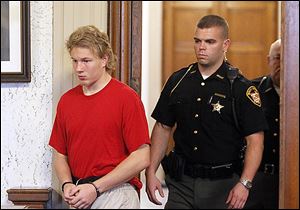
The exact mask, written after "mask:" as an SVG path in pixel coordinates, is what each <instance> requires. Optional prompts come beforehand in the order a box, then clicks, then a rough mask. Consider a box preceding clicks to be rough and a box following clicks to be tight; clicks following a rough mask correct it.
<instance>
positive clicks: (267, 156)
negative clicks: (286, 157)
mask: <svg viewBox="0 0 300 210" xmlns="http://www.w3.org/2000/svg"><path fill="white" fill-rule="evenodd" d="M280 47H281V40H280V39H278V40H276V41H275V42H274V43H272V45H271V47H270V51H269V55H268V57H267V59H268V66H269V69H270V74H269V75H267V76H263V77H260V78H257V79H254V80H253V83H254V84H255V85H256V86H257V88H258V89H259V91H260V93H261V98H262V107H263V110H264V113H265V115H266V118H267V121H268V125H269V130H268V131H266V132H265V137H264V152H263V158H262V162H261V165H260V167H259V170H258V173H257V175H256V177H255V179H254V180H253V184H254V187H253V189H252V193H251V195H250V197H249V200H250V201H249V204H248V203H247V205H246V207H247V208H251V209H253V208H258V209H278V199H279V87H280ZM248 205H249V206H248Z"/></svg>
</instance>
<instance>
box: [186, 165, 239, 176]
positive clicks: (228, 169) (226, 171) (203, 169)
mask: <svg viewBox="0 0 300 210" xmlns="http://www.w3.org/2000/svg"><path fill="white" fill-rule="evenodd" d="M236 171H237V165H236V164H235V163H228V164H222V165H215V166H212V165H202V164H188V163H187V164H186V165H185V168H184V173H185V174H186V175H188V176H190V177H193V178H202V179H205V178H208V179H212V180H213V179H226V178H231V177H232V175H233V174H234V173H235V172H236Z"/></svg>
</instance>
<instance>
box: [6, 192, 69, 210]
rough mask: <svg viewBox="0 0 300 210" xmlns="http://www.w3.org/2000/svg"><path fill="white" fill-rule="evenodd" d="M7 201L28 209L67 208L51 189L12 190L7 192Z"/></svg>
mask: <svg viewBox="0 0 300 210" xmlns="http://www.w3.org/2000/svg"><path fill="white" fill-rule="evenodd" d="M7 193H8V200H10V201H12V202H13V204H14V205H21V206H26V207H27V208H29V209H53V208H58V209H63V208H64V209H65V208H67V207H68V206H67V205H66V203H65V202H64V201H63V200H62V197H61V196H60V195H59V194H58V193H57V192H56V191H55V190H53V189H52V188H50V187H49V188H12V189H8V190H7Z"/></svg>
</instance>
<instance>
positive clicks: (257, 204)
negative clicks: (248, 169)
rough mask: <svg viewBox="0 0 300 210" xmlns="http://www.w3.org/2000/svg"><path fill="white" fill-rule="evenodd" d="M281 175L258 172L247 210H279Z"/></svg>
mask: <svg viewBox="0 0 300 210" xmlns="http://www.w3.org/2000/svg"><path fill="white" fill-rule="evenodd" d="M278 199H279V175H278V174H273V175H272V174H265V173H263V172H261V171H259V172H257V173H256V175H255V177H254V179H253V187H252V189H251V190H250V193H249V197H248V200H247V202H246V204H245V209H278Z"/></svg>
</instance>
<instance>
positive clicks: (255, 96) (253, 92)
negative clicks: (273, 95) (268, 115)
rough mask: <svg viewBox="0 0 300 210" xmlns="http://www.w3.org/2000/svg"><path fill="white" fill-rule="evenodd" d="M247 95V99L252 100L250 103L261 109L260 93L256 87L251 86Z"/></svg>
mask: <svg viewBox="0 0 300 210" xmlns="http://www.w3.org/2000/svg"><path fill="white" fill-rule="evenodd" d="M246 95H247V97H248V98H249V99H250V101H251V102H252V103H254V104H255V105H256V106H259V107H261V101H260V97H259V92H258V90H257V89H256V87H254V86H250V87H249V88H248V89H247V92H246Z"/></svg>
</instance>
